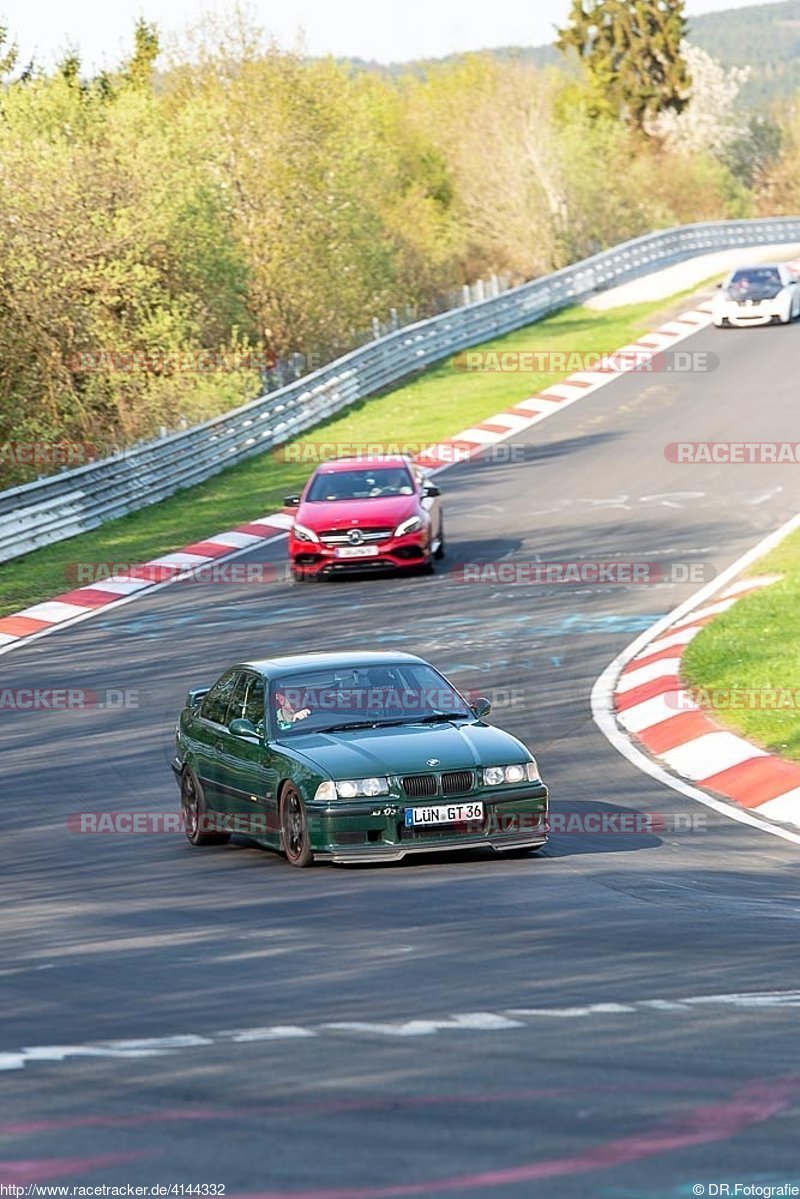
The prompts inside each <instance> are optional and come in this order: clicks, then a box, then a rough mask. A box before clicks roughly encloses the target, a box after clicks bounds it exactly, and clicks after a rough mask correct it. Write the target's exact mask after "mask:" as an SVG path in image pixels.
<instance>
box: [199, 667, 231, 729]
mask: <svg viewBox="0 0 800 1199" xmlns="http://www.w3.org/2000/svg"><path fill="white" fill-rule="evenodd" d="M240 678H241V675H240V674H239V673H238V672H237V671H235V670H232V671H230V672H229V673H228V674H224V675H223V676H222V678H221V679H220V680H219V682H217V683H215V684H214V686H213V687H212V688H211V690H210V691H209V693H208V695H207V696H206V697H205V699H204V700H203V703H202V706H201V708H200V715H201V716H202V717H203V719H204V720H213V721H214V723H215V724H226V723H227V714H228V704H229V703H230V701H231V699H232V697H233V693H234V690H235V688H236V684H237V682H238V681H239V679H240Z"/></svg>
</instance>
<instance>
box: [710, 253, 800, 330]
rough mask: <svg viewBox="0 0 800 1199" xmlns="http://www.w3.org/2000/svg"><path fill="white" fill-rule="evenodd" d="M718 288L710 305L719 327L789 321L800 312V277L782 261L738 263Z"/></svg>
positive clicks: (784, 322) (741, 326) (742, 326)
mask: <svg viewBox="0 0 800 1199" xmlns="http://www.w3.org/2000/svg"><path fill="white" fill-rule="evenodd" d="M718 288H719V290H718V291H717V294H716V295H715V296H714V300H713V302H712V309H711V318H712V320H713V322H714V324H715V325H716V326H717V328H718V329H722V328H724V327H726V326H730V325H736V326H738V327H739V328H744V326H745V325H770V324H772V323H773V322H774V321H779V322H780V323H781V324H782V325H788V324H789V322H790V321H793V320H795V319H796V318H797V317H798V316H800V281H799V280H798V278H797V276H796V275H795V274H794V273H793V272H792V271H791V270H790V269H789V267H788V266H786V265H784V264H783V263H765V264H763V265H759V266H743V267H739V268H738V269H737V270H735V271H732V272H731V274H730V275H728V277H727V278H726V279H724V280H723V281H722V283H720V284H719V285H718Z"/></svg>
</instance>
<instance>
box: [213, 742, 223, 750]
mask: <svg viewBox="0 0 800 1199" xmlns="http://www.w3.org/2000/svg"><path fill="white" fill-rule="evenodd" d="M214 749H218V750H222V742H221V741H217V742H216V743H215V744H214Z"/></svg>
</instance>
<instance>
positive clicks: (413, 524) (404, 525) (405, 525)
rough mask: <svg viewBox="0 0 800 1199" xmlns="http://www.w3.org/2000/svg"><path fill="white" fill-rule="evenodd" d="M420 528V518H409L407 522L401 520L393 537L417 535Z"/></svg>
mask: <svg viewBox="0 0 800 1199" xmlns="http://www.w3.org/2000/svg"><path fill="white" fill-rule="evenodd" d="M421 528H422V517H421V516H409V518H408V520H402V521H401V522H400V524H399V525H398V526H397V528H396V529H395V531H394V535H395V537H405V535H406V533H417V532H419V530H420V529H421Z"/></svg>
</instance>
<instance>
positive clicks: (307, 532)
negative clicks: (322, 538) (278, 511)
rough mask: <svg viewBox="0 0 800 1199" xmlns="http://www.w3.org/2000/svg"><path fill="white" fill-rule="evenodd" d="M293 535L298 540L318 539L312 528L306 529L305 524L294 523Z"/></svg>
mask: <svg viewBox="0 0 800 1199" xmlns="http://www.w3.org/2000/svg"><path fill="white" fill-rule="evenodd" d="M294 535H295V537H296V538H297V540H298V541H319V537H317V535H316V533H315V532H314V530H313V529H307V528H306V526H305V525H298V524H297V523H295V525H294Z"/></svg>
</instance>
